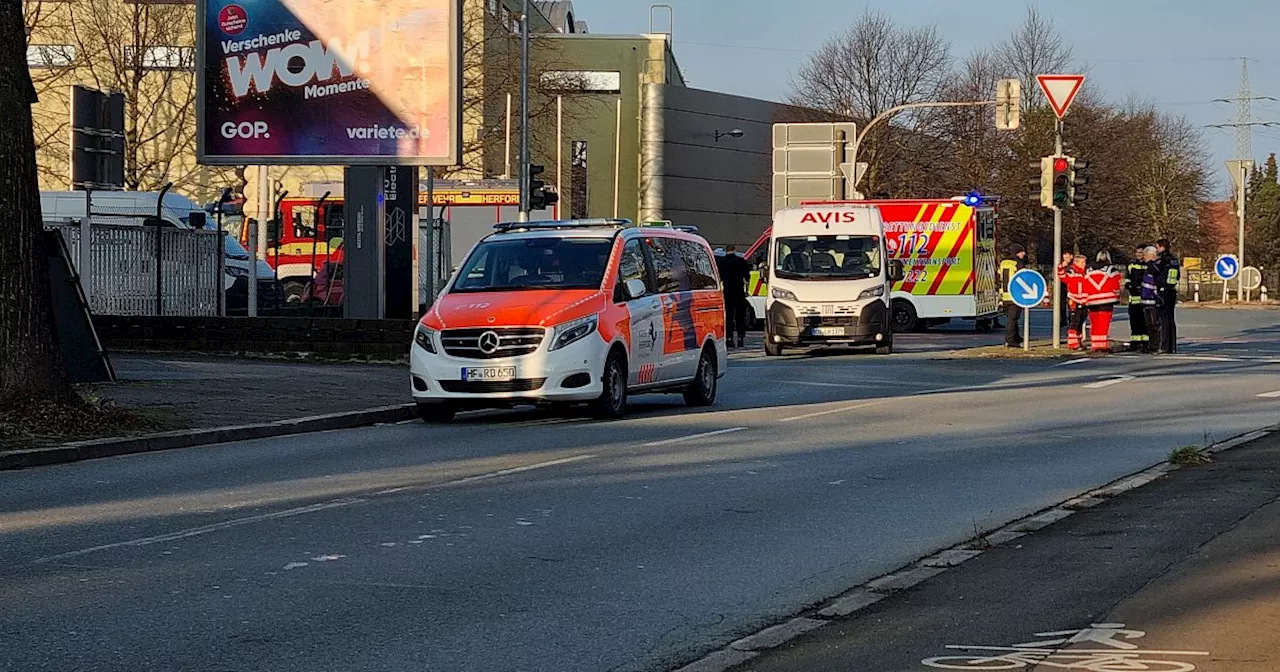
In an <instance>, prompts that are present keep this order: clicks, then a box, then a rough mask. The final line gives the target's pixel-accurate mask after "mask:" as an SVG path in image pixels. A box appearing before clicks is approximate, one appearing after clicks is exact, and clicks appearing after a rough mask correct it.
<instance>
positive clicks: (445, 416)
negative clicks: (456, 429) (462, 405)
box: [418, 402, 458, 425]
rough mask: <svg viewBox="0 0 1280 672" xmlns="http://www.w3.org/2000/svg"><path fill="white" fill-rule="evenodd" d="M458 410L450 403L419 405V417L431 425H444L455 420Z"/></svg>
mask: <svg viewBox="0 0 1280 672" xmlns="http://www.w3.org/2000/svg"><path fill="white" fill-rule="evenodd" d="M457 413H458V408H457V407H456V406H454V405H453V404H450V403H448V402H446V403H442V404H418V417H419V418H422V421H423V422H425V423H427V424H429V425H435V424H443V423H446V422H449V421H450V420H453V416H454V415H456V414H457Z"/></svg>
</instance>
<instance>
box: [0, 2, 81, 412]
mask: <svg viewBox="0 0 1280 672" xmlns="http://www.w3.org/2000/svg"><path fill="white" fill-rule="evenodd" d="M26 45H27V40H26V34H25V25H24V13H23V8H22V6H21V5H19V4H18V3H15V2H0V119H3V120H4V122H3V123H0V222H4V225H3V226H0V297H4V299H3V300H0V409H4V410H8V409H10V408H12V407H14V406H17V405H20V404H24V403H31V402H35V403H42V402H70V401H72V400H73V399H74V398H75V394H74V392H73V391H72V390H71V386H70V384H69V383H68V382H67V375H66V369H65V365H64V363H63V360H62V356H61V354H60V352H59V350H58V339H57V337H56V330H55V326H54V318H53V300H52V298H51V295H50V292H49V268H48V257H47V250H46V249H45V244H44V226H43V225H42V223H41V216H40V188H39V186H38V173H37V172H36V146H35V136H34V134H33V132H32V117H31V106H32V105H33V104H34V103H35V102H36V90H35V86H34V85H33V84H32V82H31V75H30V71H29V70H28V68H27V58H26Z"/></svg>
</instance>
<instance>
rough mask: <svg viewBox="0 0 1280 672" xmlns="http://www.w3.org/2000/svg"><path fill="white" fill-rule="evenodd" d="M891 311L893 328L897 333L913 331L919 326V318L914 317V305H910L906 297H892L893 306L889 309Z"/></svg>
mask: <svg viewBox="0 0 1280 672" xmlns="http://www.w3.org/2000/svg"><path fill="white" fill-rule="evenodd" d="M889 310H890V311H892V315H891V318H890V319H891V320H892V322H893V330H894V331H895V332H897V333H899V334H901V333H906V332H909V331H915V330H916V327H918V326H920V319H919V318H918V317H916V307H915V306H913V305H911V302H910V301H907V300H906V299H894V300H893V306H892V307H891V308H890V309H889Z"/></svg>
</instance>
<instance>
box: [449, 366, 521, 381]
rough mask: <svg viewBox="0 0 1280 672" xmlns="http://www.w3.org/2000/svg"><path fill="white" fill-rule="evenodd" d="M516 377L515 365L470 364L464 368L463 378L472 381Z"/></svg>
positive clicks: (503, 379) (505, 379) (502, 379)
mask: <svg viewBox="0 0 1280 672" xmlns="http://www.w3.org/2000/svg"><path fill="white" fill-rule="evenodd" d="M515 379H516V367H514V366H469V367H464V368H463V369H462V380H464V381H470V382H485V381H494V382H502V381H508V380H515Z"/></svg>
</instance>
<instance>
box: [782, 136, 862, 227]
mask: <svg viewBox="0 0 1280 672" xmlns="http://www.w3.org/2000/svg"><path fill="white" fill-rule="evenodd" d="M857 135H858V126H857V124H852V123H795V124H774V125H773V210H774V211H775V212H776V211H778V210H782V209H785V208H795V207H799V206H800V203H801V202H802V201H837V200H844V199H847V198H849V197H850V196H851V195H852V192H853V187H854V186H855V183H854V182H853V181H852V180H851V179H849V176H848V175H847V172H846V171H845V170H844V169H843V168H842V165H841V164H844V163H845V158H846V157H848V156H850V155H851V154H852V151H851V150H852V148H853V141H854V138H856V137H857ZM856 172H857V173H858V174H857V175H854V176H852V177H861V176H862V175H863V174H865V169H857V171H856Z"/></svg>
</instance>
